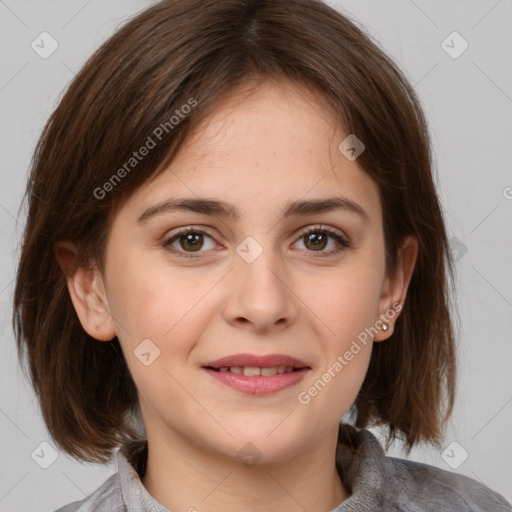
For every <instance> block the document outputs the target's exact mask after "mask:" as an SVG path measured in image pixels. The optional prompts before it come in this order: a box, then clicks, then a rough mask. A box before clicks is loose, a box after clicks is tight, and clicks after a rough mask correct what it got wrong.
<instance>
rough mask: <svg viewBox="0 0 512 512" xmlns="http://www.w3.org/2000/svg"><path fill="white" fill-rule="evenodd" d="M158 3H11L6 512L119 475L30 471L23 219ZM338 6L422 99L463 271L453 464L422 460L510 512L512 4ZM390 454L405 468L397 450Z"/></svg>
mask: <svg viewBox="0 0 512 512" xmlns="http://www.w3.org/2000/svg"><path fill="white" fill-rule="evenodd" d="M151 3H152V2H150V1H148V0H146V1H143V0H128V1H127V0H124V1H121V0H110V1H99V0H89V1H85V0H53V1H45V2H41V1H35V0H30V1H29V0H26V1H23V0H5V1H2V0H0V40H1V48H2V50H1V57H0V58H1V65H0V70H1V72H0V108H1V113H2V116H1V123H0V130H1V133H0V143H1V158H2V167H1V171H0V226H1V244H0V247H1V250H0V258H1V260H0V318H1V320H2V321H1V347H2V357H1V358H0V379H1V397H0V429H1V436H0V448H1V452H0V453H1V456H0V457H1V461H2V464H0V512H1V511H7V510H9V511H11V510H16V511H17V512H24V511H50V512H51V511H53V510H55V509H56V508H58V507H59V506H62V505H63V504H65V503H68V502H71V501H74V500H78V499H82V498H83V497H84V496H85V495H86V494H88V493H90V492H91V491H93V490H94V489H95V488H96V487H98V486H99V485H100V484H101V483H102V482H103V481H104V480H105V479H106V478H107V477H108V476H109V475H111V474H113V473H114V472H115V471H116V468H115V465H114V463H112V464H111V465H106V466H101V465H93V464H85V463H79V462H77V461H74V460H73V459H71V458H69V457H68V456H66V455H65V454H64V453H58V457H57V459H56V460H55V462H54V463H53V464H51V465H50V466H49V467H48V469H43V468H41V467H40V466H39V465H38V464H36V462H34V460H33V459H32V458H31V454H32V453H33V451H34V450H35V449H36V448H38V447H39V445H40V443H42V442H45V441H46V442H48V443H49V444H50V445H52V446H53V442H52V440H51V438H50V437H49V435H48V432H47V431H46V428H45V426H44V424H43V422H42V420H41V417H40V413H39V409H38V403H37V401H36V399H35V396H34V394H33V392H32V390H31V389H30V387H29V385H28V383H27V382H26V381H25V380H24V378H23V375H22V373H21V370H20V369H19V368H18V366H17V361H16V353H15V343H14V336H13V333H12V328H11V325H10V321H11V301H12V292H13V285H14V272H15V266H16V258H17V256H18V254H19V248H18V244H19V241H20V236H21V233H22V228H23V225H24V222H25V216H24V212H22V213H21V214H20V215H19V216H18V215H17V212H18V208H19V204H20V201H21V197H22V194H23V191H24V187H25V180H26V175H27V169H28V165H29V161H30V158H31V154H32V151H33V149H34V146H35V143H36V141H37V139H38V137H39V135H40V132H41V130H42V127H43V123H44V121H45V120H46V119H47V118H48V116H49V115H50V113H51V111H52V110H53V108H54V107H55V105H56V102H57V101H58V99H59V98H60V96H61V94H62V91H63V88H64V87H65V86H66V84H67V83H68V82H69V81H70V80H71V79H72V78H73V75H74V73H75V72H76V71H77V70H78V69H79V68H80V67H81V66H82V64H83V63H84V62H85V60H86V59H87V57H88V56H89V55H90V54H91V53H92V51H93V49H95V48H96V47H98V46H99V45H100V44H101V43H102V42H103V41H104V40H105V39H106V38H107V37H108V36H109V35H110V34H111V33H112V32H113V31H114V30H115V29H116V27H117V26H118V25H119V24H120V23H122V21H123V20H125V19H126V18H127V17H128V16H131V15H133V14H134V13H136V12H138V11H140V10H142V9H143V8H144V7H145V6H147V5H149V4H151ZM329 3H330V4H331V5H333V6H335V7H337V8H340V9H342V10H346V12H348V13H349V15H350V16H351V17H352V18H354V19H355V20H356V21H357V23H358V24H360V25H363V26H364V27H365V28H366V30H367V31H368V32H369V33H370V34H371V35H372V36H373V37H374V38H375V40H376V41H377V42H378V43H379V44H380V45H381V47H382V48H384V50H385V51H387V52H388V53H389V54H390V55H391V56H392V57H393V58H394V59H395V61H396V62H397V63H398V64H399V65H400V67H401V68H402V69H403V70H404V71H405V74H406V76H407V77H408V78H409V80H410V81H411V83H412V84H413V85H414V87H415V89H416V91H417V93H418V94H419V96H420V99H421V101H422V102H423V105H424V108H425V112H426V115H427V118H428V121H429V123H430V128H431V133H432V139H433V145H434V151H435V156H436V164H437V168H438V184H439V191H440V196H441V199H442V202H443V205H444V208H445V211H446V214H447V215H446V217H447V223H448V230H449V236H450V238H451V239H452V245H453V248H454V251H456V255H457V258H458V261H457V272H458V277H459V286H458V307H459V311H460V329H459V331H458V342H459V356H460V359H459V360H460V380H459V394H458V399H457V407H456V411H455V414H454V416H453V418H452V421H451V423H450V427H449V429H448V431H447V434H446V440H445V442H444V444H443V448H445V449H446V450H445V451H443V450H437V449H433V448H428V447H427V448H422V449H415V450H414V451H413V452H412V454H411V455H410V458H412V459H414V460H419V461H423V462H427V463H430V464H433V465H436V466H439V467H441V468H444V469H447V470H452V471H457V472H460V473H463V474H465V475H468V476H470V477H472V478H475V479H477V480H480V481H482V482H484V483H485V484H486V485H488V486H490V487H491V488H493V489H494V490H496V491H498V492H500V493H501V494H503V496H504V497H505V498H507V499H508V500H509V501H512V468H511V464H510V461H511V460H512V441H511V438H510V434H511V425H512V376H511V375H512V372H511V369H510V365H511V363H512V343H511V332H512V320H511V319H512V272H511V271H510V264H511V262H512V258H511V256H512V229H511V224H512V223H511V219H512V172H511V168H510V162H511V147H512V143H511V140H510V137H511V135H512V133H511V131H512V130H511V128H512V125H511V120H512V59H511V55H510V50H511V47H512V30H511V28H512V2H511V1H510V0H501V1H496V0H473V1H468V0H459V1H454V0H451V1H441V0H438V1H433V0H430V1H427V0H414V1H413V0H393V1H386V2H383V1H382V0H352V1H348V0H339V1H334V0H331V1H330V2H329ZM43 31H46V32H49V33H50V34H51V35H52V37H53V38H55V40H57V42H58V44H59V47H58V49H57V50H56V51H55V53H53V54H52V55H51V56H50V57H49V58H47V59H42V58H41V57H40V56H39V55H38V54H36V52H35V51H34V50H33V49H32V48H31V42H32V41H33V40H34V39H36V37H37V36H38V35H39V34H40V33H41V32H43ZM453 31H457V32H458V33H459V34H460V35H461V36H462V37H463V38H464V39H465V40H466V41H467V42H468V44H469V48H468V49H467V50H466V51H465V52H464V53H462V54H461V55H460V56H458V58H452V57H451V56H449V55H448V54H447V53H446V51H445V49H443V46H442V42H443V41H444V40H445V39H446V38H447V36H448V35H449V34H451V33H452V32H453ZM452 40H453V42H452ZM446 44H447V45H449V46H451V47H452V49H451V50H450V51H451V52H452V53H453V52H458V51H459V50H460V49H461V48H462V46H461V40H458V39H457V38H455V39H453V37H452V38H451V39H450V38H448V40H447V42H446V43H445V45H446ZM445 47H446V46H445ZM375 433H377V434H379V432H377V431H375ZM454 442H455V443H456V444H452V443H454ZM48 452H49V450H48V449H47V450H46V453H48ZM390 453H391V454H393V455H397V456H402V457H404V455H403V453H402V452H401V451H400V450H399V448H398V447H396V448H393V449H392V450H391V452H390ZM443 453H444V455H443ZM466 453H467V459H466V460H463V459H464V457H465V456H466ZM443 457H444V458H443Z"/></svg>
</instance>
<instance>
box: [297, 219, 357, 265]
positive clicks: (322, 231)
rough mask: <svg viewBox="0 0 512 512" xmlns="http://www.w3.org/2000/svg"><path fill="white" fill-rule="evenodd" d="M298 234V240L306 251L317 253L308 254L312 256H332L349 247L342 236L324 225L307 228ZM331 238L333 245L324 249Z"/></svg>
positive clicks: (348, 243) (349, 244)
mask: <svg viewBox="0 0 512 512" xmlns="http://www.w3.org/2000/svg"><path fill="white" fill-rule="evenodd" d="M300 236H301V238H300V241H301V242H302V243H303V244H304V247H305V248H306V249H305V250H306V252H308V253H318V254H310V256H312V257H314V258H322V257H329V256H334V255H336V254H338V253H340V252H342V251H343V250H345V249H348V248H350V247H351V243H350V242H349V241H348V240H347V239H346V238H345V237H344V236H342V235H341V234H340V233H338V231H334V230H333V229H331V228H329V227H326V226H317V227H313V228H309V229H308V230H306V231H303V232H302V233H301V234H300ZM331 240H333V241H334V243H333V246H334V247H332V248H331V249H330V250H325V249H326V247H327V246H328V245H329V243H330V241H331ZM296 243H298V242H296Z"/></svg>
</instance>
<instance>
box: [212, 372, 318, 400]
mask: <svg viewBox="0 0 512 512" xmlns="http://www.w3.org/2000/svg"><path fill="white" fill-rule="evenodd" d="M203 370H205V371H206V372H207V373H208V374H210V375H211V376H212V377H213V378H214V379H217V380H218V381H219V382H222V384H226V385H227V386H231V387H232V388H234V389H236V390H238V391H241V392H242V393H247V394H250V395H269V394H271V393H276V392H277V391H281V390H282V389H286V388H289V387H290V386H294V385H295V384H298V383H299V382H300V381H301V380H302V379H303V378H304V377H305V375H306V373H307V372H308V371H309V370H310V369H309V368H302V369H301V370H295V371H294V372H289V373H281V374H278V375H272V376H270V377H263V376H261V375H260V376H255V377H248V376H247V375H239V374H238V373H231V372H218V371H215V370H210V369H209V368H203Z"/></svg>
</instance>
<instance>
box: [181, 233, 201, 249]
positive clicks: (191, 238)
mask: <svg viewBox="0 0 512 512" xmlns="http://www.w3.org/2000/svg"><path fill="white" fill-rule="evenodd" d="M202 236H203V235H202V234H200V233H190V234H188V235H180V237H179V238H178V240H179V243H180V246H181V248H182V249H183V250H185V251H189V250H190V251H198V250H199V249H201V248H202V247H203V243H204V241H203V239H202Z"/></svg>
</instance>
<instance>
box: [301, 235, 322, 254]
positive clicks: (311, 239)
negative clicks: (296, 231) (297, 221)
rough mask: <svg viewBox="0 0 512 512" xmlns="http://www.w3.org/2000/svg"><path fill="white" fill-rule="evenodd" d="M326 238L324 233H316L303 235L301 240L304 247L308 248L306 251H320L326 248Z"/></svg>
mask: <svg viewBox="0 0 512 512" xmlns="http://www.w3.org/2000/svg"><path fill="white" fill-rule="evenodd" d="M327 239H328V236H326V235H325V233H320V234H319V233H318V232H314V233H311V234H309V235H305V236H304V238H303V240H304V245H305V246H306V247H307V248H308V249H311V250H313V251H321V250H323V249H325V247H326V246H327V242H328V240H327Z"/></svg>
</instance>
